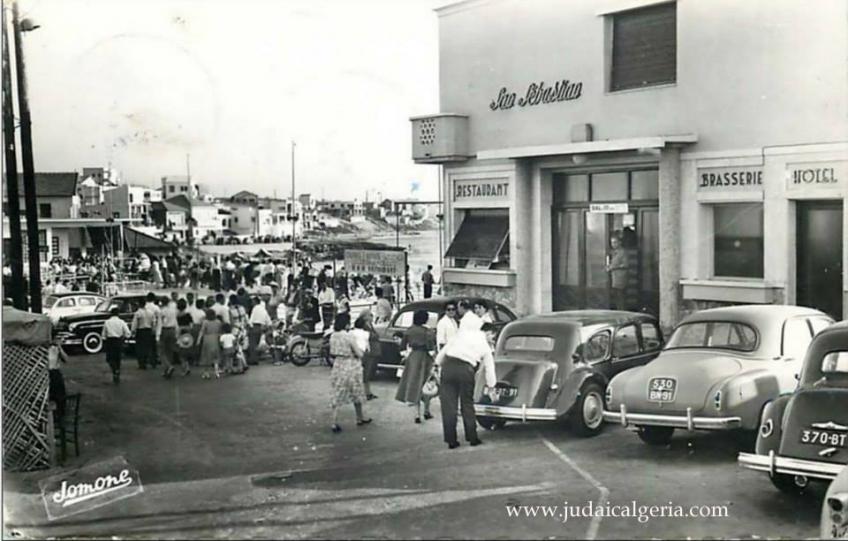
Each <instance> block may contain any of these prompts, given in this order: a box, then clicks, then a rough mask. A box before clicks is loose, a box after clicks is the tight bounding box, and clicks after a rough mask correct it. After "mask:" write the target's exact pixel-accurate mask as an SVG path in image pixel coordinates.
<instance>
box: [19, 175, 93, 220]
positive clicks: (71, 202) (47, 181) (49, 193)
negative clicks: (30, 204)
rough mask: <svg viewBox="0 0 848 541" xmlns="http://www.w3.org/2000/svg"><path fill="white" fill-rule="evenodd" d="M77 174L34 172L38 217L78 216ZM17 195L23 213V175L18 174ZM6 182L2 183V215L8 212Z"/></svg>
mask: <svg viewBox="0 0 848 541" xmlns="http://www.w3.org/2000/svg"><path fill="white" fill-rule="evenodd" d="M78 178H79V177H78V175H77V173H76V172H75V171H71V172H66V173H36V174H35V193H36V202H37V204H38V217H39V218H78V217H79V209H80V198H79V196H78V195H77V180H78ZM18 195H19V196H20V199H19V204H20V208H21V214H22V215H23V214H24V213H25V208H26V207H25V205H24V182H23V175H22V174H18ZM7 206H8V200H7V198H6V183H5V182H4V183H3V215H4V216H5V215H7V214H8V209H7Z"/></svg>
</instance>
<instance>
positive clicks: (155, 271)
mask: <svg viewBox="0 0 848 541" xmlns="http://www.w3.org/2000/svg"><path fill="white" fill-rule="evenodd" d="M150 281H151V282H153V284H154V285H155V286H156V287H162V271H160V270H159V262H158V261H154V262H153V265H152V266H151V268H150Z"/></svg>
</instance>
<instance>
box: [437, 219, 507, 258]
mask: <svg viewBox="0 0 848 541" xmlns="http://www.w3.org/2000/svg"><path fill="white" fill-rule="evenodd" d="M507 235H509V216H508V215H507V214H494V213H480V214H477V213H475V214H468V215H467V216H466V217H465V219H464V220H463V221H462V225H460V226H459V231H458V232H457V234H456V236H455V237H454V238H453V242H451V245H450V247H449V248H448V251H447V253H445V257H456V258H462V259H483V260H487V261H492V260H494V259H495V257H497V255H498V253H499V252H500V251H501V248H502V247H503V245H504V243H505V242H506V238H507Z"/></svg>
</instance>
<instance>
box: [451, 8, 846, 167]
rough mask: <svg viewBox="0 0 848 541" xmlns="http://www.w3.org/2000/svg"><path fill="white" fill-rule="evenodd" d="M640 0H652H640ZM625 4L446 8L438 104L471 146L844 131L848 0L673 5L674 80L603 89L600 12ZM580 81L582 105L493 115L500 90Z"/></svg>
mask: <svg viewBox="0 0 848 541" xmlns="http://www.w3.org/2000/svg"><path fill="white" fill-rule="evenodd" d="M639 3H642V4H644V3H645V2H639ZM633 4H634V2H623V1H619V0H614V1H613V0H605V1H597V0H569V1H568V2H562V1H561V0H533V1H532V2H527V1H521V0H494V1H489V2H478V3H471V4H469V5H463V6H457V7H456V8H454V9H451V8H448V9H446V10H443V11H442V12H441V16H440V18H439V30H440V34H439V35H440V38H439V39H440V81H441V90H440V111H442V112H454V113H461V114H466V115H470V149H471V153H472V154H474V153H476V152H478V151H480V150H485V149H497V148H506V147H513V146H527V145H543V144H555V143H562V142H568V137H569V127H570V126H571V125H573V124H575V123H590V124H592V126H593V127H594V131H595V139H596V140H601V139H620V138H629V137H638V136H643V135H653V134H679V133H692V132H695V133H697V134H698V137H699V142H698V145H697V147H698V150H719V149H739V148H758V147H762V146H769V145H781V144H796V143H798V142H822V141H840V140H844V139H845V137H846V133H848V100H846V99H845V96H846V95H848V75H846V70H845V62H846V50H848V2H844V1H843V0H819V1H817V2H815V4H814V5H815V7H814V8H812V7H811V5H810V4H808V3H805V2H798V1H788V0H780V1H774V0H746V1H744V2H740V1H738V0H711V1H709V2H704V1H690V0H680V1H678V2H677V82H676V84H673V85H669V86H664V87H648V88H645V89H638V90H629V91H621V92H614V93H610V92H607V88H608V83H607V80H606V79H607V76H606V65H607V63H606V60H605V59H606V56H605V46H606V39H607V38H606V34H607V28H606V23H607V18H606V17H604V16H603V15H599V13H600V12H601V11H603V10H604V9H605V8H611V9H615V8H623V7H627V6H632V5H633ZM562 79H568V80H570V81H572V82H577V81H580V82H582V83H583V88H582V96H581V97H580V98H578V99H576V100H573V101H563V102H554V103H550V104H540V105H537V106H532V107H519V106H517V105H516V106H515V107H513V108H512V109H509V110H497V111H493V110H491V109H490V108H489V104H490V103H491V102H492V100H493V99H494V98H495V97H496V96H497V94H498V92H499V90H500V89H501V88H502V87H506V88H508V89H509V90H510V91H511V92H516V93H517V94H518V95H519V96H521V95H523V94H524V93H525V92H526V89H527V86H528V85H529V84H530V83H533V82H536V83H538V82H539V81H545V82H546V83H549V84H551V85H552V84H553V83H554V82H556V81H559V80H562Z"/></svg>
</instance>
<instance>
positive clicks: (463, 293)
mask: <svg viewBox="0 0 848 541" xmlns="http://www.w3.org/2000/svg"><path fill="white" fill-rule="evenodd" d="M442 294H443V295H445V296H448V297H483V298H484V299H490V300H493V301H496V302H499V303H501V304H504V305H506V306H507V307H509V308H510V309H512V310H515V304H516V303H515V300H516V291H515V288H514V287H491V286H474V285H468V284H443V285H442ZM516 315H518V316H520V315H524V314H516Z"/></svg>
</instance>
